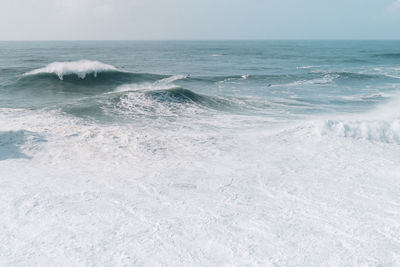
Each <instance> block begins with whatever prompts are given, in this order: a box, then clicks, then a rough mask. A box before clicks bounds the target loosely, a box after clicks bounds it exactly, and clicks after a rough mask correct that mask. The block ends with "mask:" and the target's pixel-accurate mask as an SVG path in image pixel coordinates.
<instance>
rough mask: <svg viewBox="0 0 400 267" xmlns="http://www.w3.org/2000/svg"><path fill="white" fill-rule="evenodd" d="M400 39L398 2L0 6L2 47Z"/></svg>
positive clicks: (81, 0) (4, 0) (3, 2)
mask: <svg viewBox="0 0 400 267" xmlns="http://www.w3.org/2000/svg"><path fill="white" fill-rule="evenodd" d="M199 39H200V40H225V39H228V40H230V39H245V40H249V39H400V0H0V40H199Z"/></svg>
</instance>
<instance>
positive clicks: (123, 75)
mask: <svg viewBox="0 0 400 267" xmlns="http://www.w3.org/2000/svg"><path fill="white" fill-rule="evenodd" d="M165 77H168V76H167V75H158V74H151V73H130V72H121V71H101V72H97V73H88V74H86V75H85V77H84V78H81V77H79V76H77V75H76V74H65V75H64V76H63V79H62V80H61V79H59V77H58V75H57V74H55V73H37V74H33V75H25V76H22V77H21V78H20V79H19V80H18V81H17V85H19V86H29V87H34V86H35V85H40V86H41V87H43V85H47V86H54V87H60V86H61V87H62V86H63V85H65V87H66V88H73V86H72V85H79V86H85V87H93V86H103V87H104V86H106V87H110V86H119V85H122V84H127V83H141V82H154V81H157V80H159V79H163V78H165ZM110 89H113V88H110Z"/></svg>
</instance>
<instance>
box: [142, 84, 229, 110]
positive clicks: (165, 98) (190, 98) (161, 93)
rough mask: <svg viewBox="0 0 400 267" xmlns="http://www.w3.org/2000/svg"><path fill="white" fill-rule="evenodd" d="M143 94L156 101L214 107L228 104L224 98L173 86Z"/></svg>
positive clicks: (217, 107)
mask: <svg viewBox="0 0 400 267" xmlns="http://www.w3.org/2000/svg"><path fill="white" fill-rule="evenodd" d="M145 95H147V96H149V97H151V98H152V99H154V100H156V101H158V102H166V103H194V104H199V105H202V106H206V107H210V108H214V109H219V108H221V107H228V106H230V103H229V101H227V100H225V99H222V98H218V97H213V96H206V95H202V94H197V93H195V92H193V91H190V90H188V89H184V88H181V87H175V88H170V89H166V90H154V91H148V92H146V93H145Z"/></svg>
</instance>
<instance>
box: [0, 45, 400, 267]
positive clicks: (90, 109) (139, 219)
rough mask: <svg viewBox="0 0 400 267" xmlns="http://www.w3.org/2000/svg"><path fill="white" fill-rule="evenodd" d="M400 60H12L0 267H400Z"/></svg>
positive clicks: (0, 131) (202, 53)
mask: <svg viewBox="0 0 400 267" xmlns="http://www.w3.org/2000/svg"><path fill="white" fill-rule="evenodd" d="M399 45H400V43H399V42H396V41H382V42H374V41H368V42H367V41H363V42H361V41H360V42H356V41H354V42H353V41H340V42H339V41H335V42H328V41H326V42H322V41H321V42H319V41H312V42H311V41H299V42H295V41H285V42H283V41H282V42H278V41H269V42H266V41H265V42H264V41H253V42H234V41H232V42H0V53H1V57H0V218H1V219H0V229H1V231H0V244H3V245H1V246H0V265H2V266H3V265H4V266H26V265H29V266H32V265H33V266H36V265H41V266H42V265H51V266H54V265H57V266H71V265H74V266H75V265H77V266H81V265H82V266H87V265H89V266H91V265H106V266H108V265H110V266H114V265H116V266H122V265H128V266H136V265H150V266H153V265H168V266H169V265H172V266H182V265H195V266H198V265H205V266H221V265H227V266H231V265H235V266H242V265H250V266H260V265H263V266H264V265H266V266H270V265H278V266H281V265H283V266H288V265H289V266H349V265H350V266H352V265H368V266H370V265H372V266H375V265H388V266H395V265H397V264H399V263H400V239H399V238H398V233H399V232H400V223H399V221H400V198H399V193H400V162H399V159H400V150H399V145H400V115H399V112H398V106H399V104H400V100H399V99H400V98H399V90H400V79H399V77H400V63H399V61H398V56H397V55H399V54H400V52H399Z"/></svg>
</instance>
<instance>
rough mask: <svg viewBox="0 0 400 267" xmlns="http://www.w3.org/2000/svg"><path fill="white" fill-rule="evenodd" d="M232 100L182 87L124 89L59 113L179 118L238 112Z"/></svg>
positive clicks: (127, 117) (69, 107)
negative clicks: (200, 114) (202, 114)
mask: <svg viewBox="0 0 400 267" xmlns="http://www.w3.org/2000/svg"><path fill="white" fill-rule="evenodd" d="M238 108H239V104H238V103H235V101H234V99H228V98H223V97H218V96H209V95H203V94H198V93H195V92H193V91H191V90H188V89H185V88H182V87H173V88H168V89H156V90H149V89H147V90H146V89H145V90H142V89H140V90H134V91H130V90H125V91H115V92H113V93H108V94H103V95H99V96H94V97H92V98H86V99H84V100H83V101H77V102H75V103H74V104H67V105H64V106H63V107H61V110H62V111H64V112H66V113H69V114H72V115H74V116H78V117H85V118H87V117H90V118H94V119H101V120H103V121H104V120H105V121H107V120H110V121H111V120H114V119H117V118H123V119H128V120H129V119H135V118H137V117H143V116H146V117H151V118H157V119H159V118H165V117H181V116H185V115H186V114H193V113H196V114H199V113H207V112H210V111H211V112H212V111H217V112H218V111H234V110H239V109H238Z"/></svg>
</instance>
